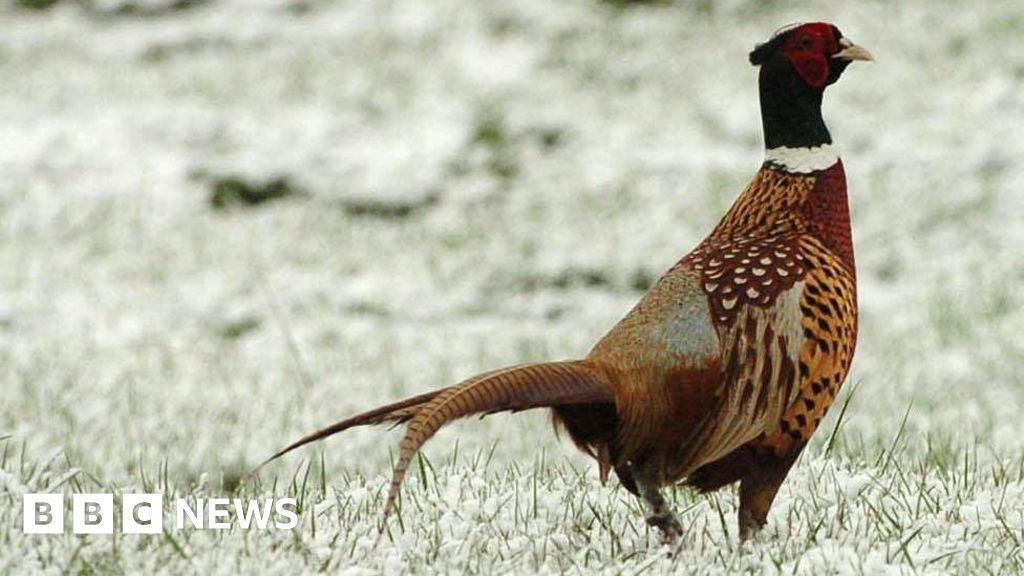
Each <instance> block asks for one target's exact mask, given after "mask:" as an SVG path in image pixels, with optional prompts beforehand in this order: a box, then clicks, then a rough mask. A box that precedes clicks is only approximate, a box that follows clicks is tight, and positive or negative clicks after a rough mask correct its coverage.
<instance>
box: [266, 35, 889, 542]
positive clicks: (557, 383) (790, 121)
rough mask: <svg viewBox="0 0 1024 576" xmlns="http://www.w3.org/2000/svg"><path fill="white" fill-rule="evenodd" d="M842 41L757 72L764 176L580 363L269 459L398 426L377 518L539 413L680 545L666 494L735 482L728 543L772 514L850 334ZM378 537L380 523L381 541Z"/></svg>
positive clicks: (433, 396)
mask: <svg viewBox="0 0 1024 576" xmlns="http://www.w3.org/2000/svg"><path fill="white" fill-rule="evenodd" d="M869 57H870V56H869V55H868V54H867V52H866V51H864V50H863V49H862V48H860V47H858V46H856V45H854V44H853V43H851V42H849V41H848V40H847V39H846V38H844V37H843V36H842V34H841V33H840V32H839V30H838V29H837V28H835V27H834V26H831V25H829V24H825V23H812V24H804V25H800V26H794V27H790V28H786V29H785V30H783V31H780V32H779V33H778V34H777V35H776V36H774V37H773V38H772V39H770V40H769V41H768V42H766V43H765V44H762V45H760V46H758V47H757V48H756V49H755V50H754V51H753V52H752V53H751V55H750V61H751V63H753V64H755V65H757V66H759V67H760V78H759V89H760V97H761V116H762V122H763V128H764V136H765V148H766V153H765V162H764V164H763V165H762V166H761V169H760V170H759V171H758V172H757V174H756V175H755V177H754V179H753V181H752V182H751V183H750V185H749V186H747V188H746V189H745V190H744V191H743V193H742V194H740V196H739V198H738V199H737V200H736V202H735V203H734V204H733V206H732V208H730V210H729V211H728V212H727V213H726V215H725V216H724V217H723V218H722V220H721V222H720V223H719V224H718V226H716V227H715V228H714V230H713V231H712V232H711V233H710V234H709V235H708V236H707V238H706V239H705V240H704V241H703V242H701V243H700V245H698V246H697V247H696V248H695V249H694V250H693V251H692V252H690V253H689V254H687V255H686V256H684V257H683V258H682V259H681V260H679V262H678V263H677V264H676V265H675V266H673V267H672V268H671V269H670V270H669V271H668V272H666V273H665V275H663V276H662V277H661V278H660V279H659V280H658V281H657V282H656V283H655V284H654V286H653V287H652V288H651V289H650V291H649V292H648V293H647V294H646V295H645V296H644V297H643V298H642V299H641V300H640V302H638V303H637V304H636V306H634V308H633V309H632V310H631V311H630V312H629V313H628V314H627V315H626V316H625V317H624V318H623V319H622V320H621V321H620V322H619V323H618V324H616V325H615V326H614V327H612V329H611V330H610V331H609V332H608V333H607V334H606V335H605V336H604V337H603V338H602V339H601V340H600V341H599V342H598V343H597V344H596V345H595V346H594V347H593V349H592V350H591V351H590V353H589V354H588V355H587V356H586V357H585V358H584V359H582V360H571V361H563V362H548V363H539V364H527V365H520V366H513V367H511V368H505V369H500V370H495V371H492V372H487V373H484V374H481V375H478V376H474V377H472V378H469V379H467V380H465V381H463V382H461V383H459V384H456V385H454V386H451V387H448V388H444V389H442V390H438V391H435V392H429V393H426V394H421V395H419V396H415V397H413V398H409V399H407V400H403V401H400V402H397V403H394V404H390V405H387V406H383V407H381V408H378V409H376V410H372V411H370V412H366V413H363V414H360V415H357V416H355V417H353V418H350V419H348V420H344V421H342V422H338V423H337V424H334V425H332V426H329V427H327V428H324V429H323V430H320V431H318V432H315V433H313V434H311V435H309V436H307V437H305V438H303V439H300V440H299V441H297V442H295V443H293V444H292V445H290V446H288V447H287V448H285V449H284V450H281V451H280V452H278V453H277V454H275V455H274V456H273V457H272V459H273V458H276V457H277V456H280V455H282V454H284V453H286V452H288V451H290V450H292V449H295V448H297V447H299V446H302V445H304V444H307V443H309V442H312V441H314V440H318V439H321V438H324V437H327V436H330V435H332V434H335V433H337V432H340V431H342V430H345V429H347V428H351V427H353V426H360V425H367V424H379V423H396V424H401V423H408V427H407V429H406V434H405V437H404V438H403V439H402V442H401V444H400V451H399V454H398V460H397V462H396V464H395V469H394V475H393V477H392V482H391V486H390V491H389V494H388V499H387V502H386V504H385V507H384V517H385V520H386V519H387V516H388V514H390V512H391V511H392V510H393V508H394V505H395V502H396V497H397V494H398V490H399V488H400V486H401V484H402V481H403V479H404V477H405V474H406V471H407V470H408V468H409V466H410V464H411V462H412V458H413V456H414V455H415V454H416V452H417V451H418V450H419V448H420V447H421V446H422V445H423V443H424V442H426V441H427V440H428V439H429V438H430V437H431V436H433V435H434V434H435V433H436V432H437V431H438V430H439V429H440V428H441V427H442V426H444V425H445V424H446V423H448V422H450V421H452V420H455V419H458V418H462V417H465V416H468V415H472V414H491V413H494V412H502V411H513V412H514V411H519V410H526V409H530V408H540V407H546V408H551V409H552V416H553V419H554V422H555V424H556V425H557V426H559V427H561V428H563V429H564V430H565V431H566V432H567V433H568V435H569V437H570V438H571V439H572V440H573V442H574V443H575V444H576V445H577V446H578V447H579V448H580V449H582V450H583V451H584V452H586V453H587V454H589V455H590V456H592V457H593V458H595V459H596V460H597V462H598V466H599V472H600V476H601V479H602V480H604V479H605V478H607V477H608V475H609V474H610V472H611V471H613V470H614V472H615V474H616V476H617V477H618V478H619V480H620V481H621V483H622V485H623V486H624V487H625V488H626V489H627V490H629V491H630V492H632V493H634V494H636V495H637V496H639V497H640V498H642V499H643V500H644V502H645V503H646V504H647V507H648V517H647V522H648V524H649V525H651V526H653V527H656V528H658V529H659V530H661V531H662V533H663V534H664V536H665V539H666V540H667V541H672V540H673V539H674V538H675V537H676V536H677V535H678V534H679V533H680V532H681V530H682V526H681V524H680V523H679V521H678V520H677V519H676V518H675V516H673V515H672V513H671V511H670V510H669V509H668V505H667V503H666V502H665V499H664V498H663V497H662V496H661V493H660V489H661V488H662V487H664V486H666V485H670V484H674V483H678V482H685V483H687V484H688V485H690V486H693V487H695V488H697V489H699V490H702V491H708V490H714V489H717V488H720V487H722V486H725V485H727V484H730V483H732V482H736V481H739V482H740V508H739V510H740V517H739V524H740V534H741V536H742V537H744V538H746V537H748V536H750V535H751V534H753V533H754V532H755V531H756V530H757V529H758V528H760V527H761V526H762V525H763V524H764V523H765V521H766V518H767V514H768V510H769V508H770V507H771V504H772V501H773V500H774V498H775V494H776V493H777V491H778V489H779V486H781V484H782V482H783V481H784V479H785V477H786V475H787V473H788V471H789V468H790V466H792V464H793V463H794V461H795V460H796V458H797V456H798V455H799V454H800V452H801V450H802V449H803V448H804V446H805V445H806V444H807V441H808V439H809V438H810V437H811V435H812V434H813V433H814V431H815V429H816V428H817V427H818V425H819V424H820V422H821V419H822V418H823V417H824V415H825V413H826V411H827V410H828V408H829V406H831V404H832V403H833V401H834V400H835V397H836V394H837V393H838V391H839V387H840V386H841V385H842V383H843V381H844V380H845V379H846V375H847V372H848V371H849V369H850V362H851V360H852V358H853V352H854V345H855V343H856V336H857V299H856V275H855V266H854V257H853V240H852V234H851V230H850V216H849V207H848V202H847V196H846V176H845V174H844V172H843V165H842V162H841V161H840V160H839V159H838V156H837V155H836V153H835V148H834V147H833V146H832V140H831V136H830V135H829V133H828V130H827V129H826V128H825V124H824V121H823V120H822V118H821V98H822V94H823V92H824V89H825V87H826V86H828V85H830V84H832V83H834V82H835V81H836V80H837V79H838V78H839V76H840V74H841V73H842V72H843V70H845V68H846V66H847V65H848V64H849V63H850V62H851V61H853V60H863V59H868V58H869ZM382 526H383V525H382Z"/></svg>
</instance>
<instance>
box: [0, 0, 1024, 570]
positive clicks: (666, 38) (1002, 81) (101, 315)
mask: <svg viewBox="0 0 1024 576" xmlns="http://www.w3.org/2000/svg"><path fill="white" fill-rule="evenodd" d="M122 5H133V0H117V1H110V2H108V1H104V2H95V3H94V2H83V3H60V4H58V5H57V6H56V7H54V8H52V9H49V10H46V11H27V10H22V9H18V8H17V7H16V6H15V4H14V3H8V4H3V5H2V6H0V19H2V22H3V26H2V27H0V62H2V66H0V125H2V126H3V130H0V396H2V397H3V401H2V402H0V573H12V572H54V571H61V570H67V571H72V570H74V571H90V570H91V571H124V572H149V571H165V572H182V571H195V570H201V571H203V572H213V573H219V572H231V573H237V572H242V571H245V572H252V571H259V572H263V573H288V574H291V573H295V572H304V571H308V572H312V571H321V570H322V571H337V572H344V573H351V574H368V573H381V572H387V573H403V572H405V571H415V572H438V573H441V572H443V573H451V572H460V573H461V572H466V571H476V572H491V571H495V572H497V571H500V572H526V571H529V572H535V573H541V574H544V573H561V572H601V573H612V572H614V573H619V572H631V573H633V572H639V571H643V572H644V573H647V574H657V573H673V572H679V571H682V572H691V571H694V570H700V571H702V572H707V573H722V574H725V573H728V574H732V573H738V572H750V573H791V572H797V573H807V574H820V573H828V572H831V573H840V574H847V573H850V574H854V573H872V574H875V573H894V574H901V573H909V572H921V573H926V574H927V573H950V572H952V573H979V572H982V573H983V572H989V573H1014V572H1021V571H1022V570H1024V558H1022V554H1021V545H1020V542H1021V540H1022V538H1024V536H1022V532H1021V530H1022V529H1024V521H1022V516H1021V512H1020V511H1021V510H1022V509H1024V464H1022V453H1024V451H1022V446H1024V444H1022V440H1021V436H1020V432H1019V428H1018V420H1019V413H1020V407H1021V406H1022V405H1024V382H1022V379H1021V374H1022V373H1024V371H1022V370H1021V368H1022V367H1024V362H1022V360H1024V335H1022V333H1021V331H1020V326H1022V325H1024V293H1022V292H1021V290H1020V286H1021V285H1022V282H1024V252H1022V251H1021V250H1020V248H1019V246H1021V245H1022V244H1024V196H1022V195H1021V193H1020V189H1021V184H1022V183H1024V164H1022V163H1021V162H1020V158H1022V157H1024V133H1022V132H1021V131H1020V129H1019V127H1020V125H1021V124H1022V121H1024V86H1022V84H1024V76H1022V75H1021V73H1020V71H1021V70H1022V69H1024V46H1022V44H1024V35H1022V34H1021V33H1020V32H1021V30H1022V29H1024V20H1022V14H1021V11H1020V10H1019V9H1018V8H1017V7H1016V6H1015V5H1014V3H1012V2H989V3H980V4H979V3H974V4H970V5H967V4H962V3H956V2H952V1H945V0H943V1H940V2H923V1H916V2H905V3H901V4H899V5H898V6H894V5H891V4H878V3H867V4H865V3H840V4H836V3H825V2H818V1H813V2H810V3H807V2H805V3H801V4H799V5H796V4H772V5H762V4H761V3H756V2H751V1H749V0H729V1H727V2H716V3H701V2H697V3H686V2H676V3H668V4H665V5H661V4H655V5H637V6H633V5H630V6H620V5H619V4H618V3H613V2H598V1H596V0H595V1H585V0H576V1H572V2H560V3H549V2H540V1H536V0H531V1H524V2H512V3H482V2H470V1H468V0H390V1H381V0H353V1H347V2H320V1H316V2H286V3H280V2H276V1H275V2H252V1H251V0H250V1H245V2H243V1H240V0H236V1H226V0H225V1H213V2H208V3H203V4H200V5H197V6H195V7H192V8H188V9H183V10H177V11H164V9H165V7H166V6H167V3H166V2H161V1H159V0H152V1H150V0H147V1H146V2H144V3H142V4H139V5H140V6H143V8H145V10H143V11H142V12H145V13H144V14H143V13H141V12H140V13H138V14H136V15H134V16H133V15H131V14H125V15H118V14H117V13H116V11H117V7H118V6H122ZM90 6H91V8H90ZM809 18H814V19H827V20H830V21H833V22H835V23H837V24H838V25H839V27H840V28H841V29H842V30H843V32H844V33H845V34H846V35H847V36H848V37H850V38H851V39H853V40H854V41H856V42H857V43H858V44H861V45H863V46H865V47H867V48H868V49H870V50H871V51H872V53H873V54H875V56H876V58H877V63H876V64H871V65H866V64H861V63H856V64H854V65H852V66H851V68H850V69H849V70H848V72H847V73H846V74H845V75H844V78H843V79H842V80H841V81H840V83H839V84H838V85H837V86H835V87H833V88H831V89H830V90H829V93H828V94H827V97H826V109H825V116H826V121H827V122H828V123H829V125H830V127H831V129H832V133H833V137H834V139H835V141H836V143H837V145H838V147H839V149H840V150H841V151H842V154H843V159H844V163H845V166H846V170H847V174H848V178H849V180H850V186H851V204H852V207H853V211H854V233H855V241H856V249H857V263H858V281H859V291H858V292H859V294H858V295H859V300H860V308H861V330H860V337H859V346H858V351H857V357H856V359H855V362H854V367H853V372H852V375H851V377H850V379H849V380H848V384H847V386H846V388H845V390H844V395H843V397H842V398H841V400H840V401H842V400H844V399H845V397H846V395H847V394H849V393H850V391H851V390H852V389H853V385H854V384H859V385H858V387H857V392H856V393H855V394H854V395H853V397H852V400H851V401H850V404H849V409H848V410H847V412H846V414H845V416H844V418H843V420H842V422H841V428H840V430H839V432H838V435H837V439H836V442H835V443H834V445H833V446H832V449H831V451H830V452H828V453H827V454H826V446H827V444H828V442H827V441H828V438H829V435H830V434H831V432H832V430H833V428H834V427H835V426H836V424H837V420H838V412H839V410H838V409H836V410H833V411H832V413H831V415H830V417H829V419H828V420H827V421H826V422H825V423H824V424H823V426H822V431H821V433H819V434H818V435H817V436H816V437H815V438H814V440H813V442H812V444H811V446H810V448H809V449H808V451H807V453H806V454H805V456H804V457H803V458H802V459H801V460H800V462H799V463H798V464H797V466H796V468H795V469H794V471H793V474H792V476H791V477H790V479H789V480H788V481H787V483H786V484H785V486H784V487H783V489H782V492H781V493H780V495H779V498H778V501H777V503H776V506H775V508H774V509H773V511H772V514H771V517H770V520H769V525H768V527H767V529H766V533H765V535H764V536H763V537H762V538H761V539H760V540H759V541H758V542H756V543H753V544H745V545H742V546H741V545H739V544H738V542H737V538H736V536H737V535H736V527H735V520H734V516H735V506H736V503H735V495H734V493H733V491H724V492H722V493H720V494H717V495H715V496H712V497H698V496H695V495H692V494H689V493H687V492H685V491H683V490H679V491H677V492H676V493H675V494H674V495H673V500H674V508H675V509H676V510H677V511H679V512H680V515H681V518H682V520H683V524H684V526H685V527H686V529H687V534H686V535H685V536H684V538H683V542H682V544H681V547H680V548H679V550H677V551H674V553H673V554H671V555H670V554H669V553H668V551H666V550H665V549H663V548H661V547H660V546H659V545H658V544H657V538H656V535H655V534H653V533H651V532H650V531H649V529H648V528H647V527H646V526H645V525H644V523H643V519H642V514H641V508H640V506H639V504H638V503H637V502H636V501H635V499H633V498H632V497H631V496H630V495H628V494H627V493H626V492H625V491H624V490H623V489H622V488H621V487H619V486H617V484H616V483H615V482H612V483H611V484H610V485H609V486H608V487H602V486H601V485H600V483H599V482H598V480H597V477H596V476H597V474H596V470H594V469H593V466H592V463H591V462H589V461H588V460H586V459H585V458H584V457H582V456H581V455H579V454H577V453H576V452H575V450H574V449H573V448H572V447H571V446H570V445H569V443H567V442H564V441H563V442H558V441H556V440H555V438H554V435H553V434H552V433H551V431H550V427H549V426H548V423H547V419H546V418H545V417H544V415H542V414H522V415H516V416H514V417H505V416H499V417H491V418H487V419H485V420H483V421H472V422H466V423H460V424H458V425H455V426H452V427H451V428H450V429H446V430H445V431H442V432H441V433H440V434H439V435H438V437H437V438H436V439H434V440H433V441H431V442H430V443H429V444H428V445H427V449H426V455H427V457H428V459H429V462H430V466H428V467H426V470H427V471H426V474H425V480H424V479H421V478H420V473H419V471H418V468H417V466H416V465H415V463H414V467H413V470H412V471H411V473H410V479H409V482H408V484H407V485H406V487H405V489H404V490H403V494H402V510H401V514H400V515H401V518H400V520H399V519H395V520H394V521H392V523H391V525H390V532H389V536H386V537H385V538H384V540H383V541H382V542H381V543H380V544H379V545H378V546H376V547H375V543H376V538H377V535H376V527H377V523H378V521H379V517H380V516H379V515H380V510H381V507H382V504H383V497H384V495H385V494H386V486H387V480H388V473H389V462H390V458H391V456H392V455H393V454H394V450H395V445H396V443H397V439H398V433H397V432H387V431H385V430H379V429H373V430H362V429H360V430H353V431H351V432H349V433H347V434H346V435H345V436H344V437H343V438H338V439H332V440H330V441H328V442H325V443H322V444H320V445H318V446H316V447H315V448H312V449H309V450H307V451H306V452H304V453H303V454H302V455H299V456H293V457H290V458H288V459H286V460H285V461H284V462H282V463H280V464H276V465H274V466H272V467H271V468H269V469H268V470H266V471H265V472H264V473H263V477H262V483H261V484H260V485H259V486H256V487H252V486H248V485H246V488H244V489H246V490H251V491H252V493H253V494H254V497H259V498H262V497H270V496H271V495H274V496H278V497H285V496H295V493H296V492H298V491H299V488H297V487H295V486H292V485H291V480H292V478H293V476H296V475H298V477H299V480H301V477H302V474H304V473H305V469H306V468H305V465H304V464H300V462H301V461H302V459H303V458H307V459H309V458H312V459H313V461H314V462H315V465H314V471H313V473H311V474H310V481H309V483H310V485H309V487H308V488H307V491H308V494H307V496H308V497H309V498H310V502H311V505H310V506H308V507H306V508H304V510H303V512H302V514H301V517H300V525H299V527H298V528H297V529H296V530H295V531H294V532H276V531H274V530H269V531H266V532H261V531H243V530H240V529H235V530H232V531H228V532H226V533H217V534H214V533H209V532H172V533H171V536H172V537H173V538H174V539H175V540H176V542H177V544H178V545H179V546H180V547H181V550H182V551H183V553H184V555H182V554H180V553H179V552H178V551H177V550H176V548H175V546H173V545H171V544H170V542H169V541H167V540H166V539H165V540H159V541H150V540H146V539H144V538H143V537H125V538H124V539H119V540H118V545H117V546H116V547H112V546H111V543H110V542H111V541H110V539H109V538H106V537H88V538H72V537H67V538H41V537H30V536H26V535H23V534H21V526H20V523H21V507H20V506H21V503H20V495H21V494H22V493H24V492H27V491H33V490H34V491H39V490H45V489H47V487H49V486H53V485H59V488H58V489H60V490H64V491H66V492H70V491H76V492H79V491H83V492H90V491H113V492H117V493H124V492H130V491H131V490H138V489H141V488H143V486H144V485H145V484H147V483H154V482H155V483H158V484H160V485H162V483H163V482H164V481H165V480H164V473H163V470H165V469H166V481H167V482H168V483H169V485H170V486H169V488H170V490H171V491H173V492H176V493H177V494H178V495H183V494H184V495H195V494H205V495H206V496H207V497H228V496H229V494H228V492H229V491H230V490H231V486H233V485H234V483H236V482H237V481H238V479H239V478H240V476H241V475H242V474H244V473H245V472H246V471H248V470H249V469H250V468H251V467H252V466H254V465H256V464H257V463H258V462H260V461H261V460H262V459H263V458H265V457H266V456H267V455H268V454H270V453H271V452H272V451H273V450H274V449H276V448H278V447H280V446H281V445H283V444H284V443H286V442H287V441H290V440H292V439H294V438H295V437H297V436H298V435H300V434H303V433H305V432H308V431H309V430H311V429H313V428H315V427H317V426H320V425H323V424H325V423H327V422H331V421H334V420H337V419H339V418H341V417H344V416H347V415H349V414H352V413H354V412H355V411H358V410H362V409H366V408H369V407H372V406H375V405H377V404H379V403H383V402H385V401H389V400H392V399H396V398H399V397H402V396H403V395H407V394H412V393H416V392H421V391H424V390H427V389H430V388H434V387H438V386H442V385H445V384H448V383H451V382H453V381H456V380H458V379H460V378H463V377H465V376H468V375H471V374H473V373H475V372H478V371H481V370H485V369H489V368H494V367H496V366H501V365H507V364H511V363H516V362H522V361H528V360H539V359H545V358H552V359H554V358H569V357H577V356H579V355H581V354H584V353H585V352H586V351H587V350H588V348H589V346H590V345H592V344H593V343H594V342H595V341H596V340H597V339H598V338H599V337H600V336H601V335H602V334H603V333H604V331H606V330H607V329H608V328H609V327H610V326H611V325H612V324H613V323H614V322H615V321H616V320H617V319H618V318H619V317H621V315H622V314H624V313H625V312H626V311H627V310H628V309H629V308H630V307H631V306H632V304H633V303H634V302H635V301H636V299H637V298H639V296H640V295H641V294H642V286H643V284H644V282H645V281H649V279H651V278H654V277H656V276H657V275H658V274H659V273H660V272H661V271H663V270H664V269H666V268H668V267H669V266H670V265H671V264H672V263H673V262H674V261H675V260H676V259H677V258H678V257H679V256H680V255H681V254H683V253H684V252H685V251H686V250H688V249H689V248H690V247H692V246H693V245H694V244H695V243H696V242H697V241H699V240H700V238H701V237H702V236H703V234H705V233H706V232H707V231H708V230H709V229H710V228H711V226H712V225H713V224H714V223H715V222H716V221H717V219H718V218H719V217H720V216H721V214H722V213H723V212H724V210H725V209H726V208H727V207H728V205H729V203H730V202H731V201H732V199H733V198H734V197H735V195H736V194H737V193H738V191H739V190H740V189H741V187H742V186H743V185H744V184H745V183H746V181H747V180H748V179H749V177H750V175H751V174H752V173H753V171H754V170H755V169H756V167H757V166H758V165H759V164H760V162H761V160H762V158H763V150H762V147H761V141H760V122H759V120H758V116H757V114H758V110H757V98H756V93H755V85H756V74H755V73H754V70H753V69H752V68H751V67H750V66H749V65H747V63H746V53H747V51H749V49H750V48H751V47H752V46H753V45H754V43H756V42H758V41H761V40H763V39H765V38H767V37H768V36H769V35H770V34H771V33H772V32H773V31H774V30H775V29H776V28H778V27H779V26H782V25H784V24H787V23H789V22H793V21H798V20H805V19H809ZM231 177H234V178H240V179H242V180H244V181H246V182H248V183H252V184H256V185H259V184H261V183H265V182H267V181H268V180H270V179H273V178H278V177H281V178H285V179H286V180H287V181H288V182H289V183H290V184H291V185H292V186H294V187H295V189H297V190H300V191H301V192H302V193H301V194H297V195H296V196H293V197H289V198H286V199H282V200H277V201H274V202H269V203H266V204H263V205H260V206H254V207H247V208H234V209H230V210H223V211H218V210H214V209H213V208H212V207H211V206H210V203H209V196H210V189H211V186H212V184H213V183H214V182H216V181H218V179H224V178H231ZM373 203H380V204H382V205H384V206H387V207H398V208H399V210H397V211H392V212H386V211H385V212H383V213H378V212H373V211H372V210H371V211H367V208H366V207H367V206H368V205H370V206H371V208H372V207H373V206H376V204H373ZM360 210H362V212H360ZM403 210H404V212H403ZM908 407H909V412H908ZM837 408H838V406H837ZM904 415H906V422H905V424H904V422H903V420H904ZM456 441H457V442H458V449H457V451H456V449H455V448H454V444H455V442H456ZM494 443H496V445H494V446H493V450H492V444H494ZM321 451H322V452H323V453H324V454H325V462H326V465H327V471H326V472H327V473H326V477H327V481H328V484H329V485H328V486H327V487H325V488H324V489H323V490H321V487H320V486H319V482H320V480H319V473H318V472H317V469H318V467H319V454H320V452H321ZM389 451H390V452H389ZM485 462H486V465H485ZM275 477H276V478H277V486H276V488H274V481H273V479H274V478H275ZM161 489H162V488H161ZM272 492H273V494H272ZM723 518H724V523H723V520H722V519H723ZM314 526H315V528H314Z"/></svg>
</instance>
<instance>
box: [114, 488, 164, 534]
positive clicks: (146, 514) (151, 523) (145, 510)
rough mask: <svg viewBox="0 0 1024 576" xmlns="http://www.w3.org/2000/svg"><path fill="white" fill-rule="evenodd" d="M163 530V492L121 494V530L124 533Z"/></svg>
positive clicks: (154, 532) (149, 532) (148, 532)
mask: <svg viewBox="0 0 1024 576" xmlns="http://www.w3.org/2000/svg"><path fill="white" fill-rule="evenodd" d="M163 530H164V495H163V494H123V495H121V532H123V533H124V534H160V533H161V532H163Z"/></svg>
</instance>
